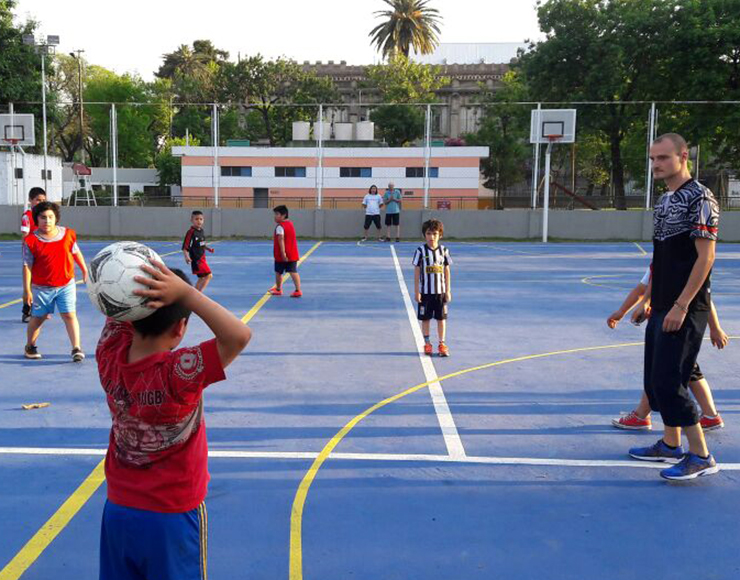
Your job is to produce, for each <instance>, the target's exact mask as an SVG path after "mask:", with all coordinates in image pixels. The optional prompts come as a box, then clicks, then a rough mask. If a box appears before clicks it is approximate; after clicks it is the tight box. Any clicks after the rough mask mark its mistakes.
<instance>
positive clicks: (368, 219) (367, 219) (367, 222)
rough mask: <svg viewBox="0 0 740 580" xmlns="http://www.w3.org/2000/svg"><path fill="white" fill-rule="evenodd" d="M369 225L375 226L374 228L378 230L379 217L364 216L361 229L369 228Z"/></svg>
mask: <svg viewBox="0 0 740 580" xmlns="http://www.w3.org/2000/svg"><path fill="white" fill-rule="evenodd" d="M370 224H375V227H376V228H378V229H380V215H366V216H365V226H364V228H363V229H368V228H370Z"/></svg>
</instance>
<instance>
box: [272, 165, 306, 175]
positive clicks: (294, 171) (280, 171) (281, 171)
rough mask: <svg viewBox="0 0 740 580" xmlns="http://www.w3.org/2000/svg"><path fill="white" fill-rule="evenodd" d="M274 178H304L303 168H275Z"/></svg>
mask: <svg viewBox="0 0 740 580" xmlns="http://www.w3.org/2000/svg"><path fill="white" fill-rule="evenodd" d="M275 177H306V168H305V167H276V168H275Z"/></svg>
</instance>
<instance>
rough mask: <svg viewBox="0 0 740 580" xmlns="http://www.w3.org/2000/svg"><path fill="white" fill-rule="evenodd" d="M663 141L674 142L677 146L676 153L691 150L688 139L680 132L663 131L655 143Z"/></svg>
mask: <svg viewBox="0 0 740 580" xmlns="http://www.w3.org/2000/svg"><path fill="white" fill-rule="evenodd" d="M663 141H670V142H671V143H673V147H675V149H676V153H678V154H679V155H681V153H683V152H684V151H688V150H689V144H688V143H686V139H684V138H683V137H681V135H679V134H678V133H663V134H662V135H661V136H660V137H658V138H657V139H655V141H653V143H662V142H663Z"/></svg>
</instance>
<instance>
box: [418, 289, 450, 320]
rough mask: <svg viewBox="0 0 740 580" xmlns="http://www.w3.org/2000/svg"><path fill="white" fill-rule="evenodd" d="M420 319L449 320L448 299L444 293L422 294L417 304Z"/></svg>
mask: <svg viewBox="0 0 740 580" xmlns="http://www.w3.org/2000/svg"><path fill="white" fill-rule="evenodd" d="M416 317H417V318H418V319H419V320H431V319H432V318H434V320H447V301H446V300H445V295H444V294H422V295H421V302H419V305H418V306H417V312H416Z"/></svg>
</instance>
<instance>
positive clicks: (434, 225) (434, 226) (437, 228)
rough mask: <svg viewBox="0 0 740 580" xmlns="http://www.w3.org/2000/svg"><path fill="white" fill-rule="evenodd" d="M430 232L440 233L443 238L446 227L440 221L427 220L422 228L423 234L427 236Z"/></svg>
mask: <svg viewBox="0 0 740 580" xmlns="http://www.w3.org/2000/svg"><path fill="white" fill-rule="evenodd" d="M429 231H432V232H439V235H440V236H443V235H444V233H445V225H444V224H443V223H442V222H441V221H439V220H434V219H432V220H427V221H425V222H424V224H423V225H422V226H421V233H422V234H423V235H426V234H427V232H429Z"/></svg>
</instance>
